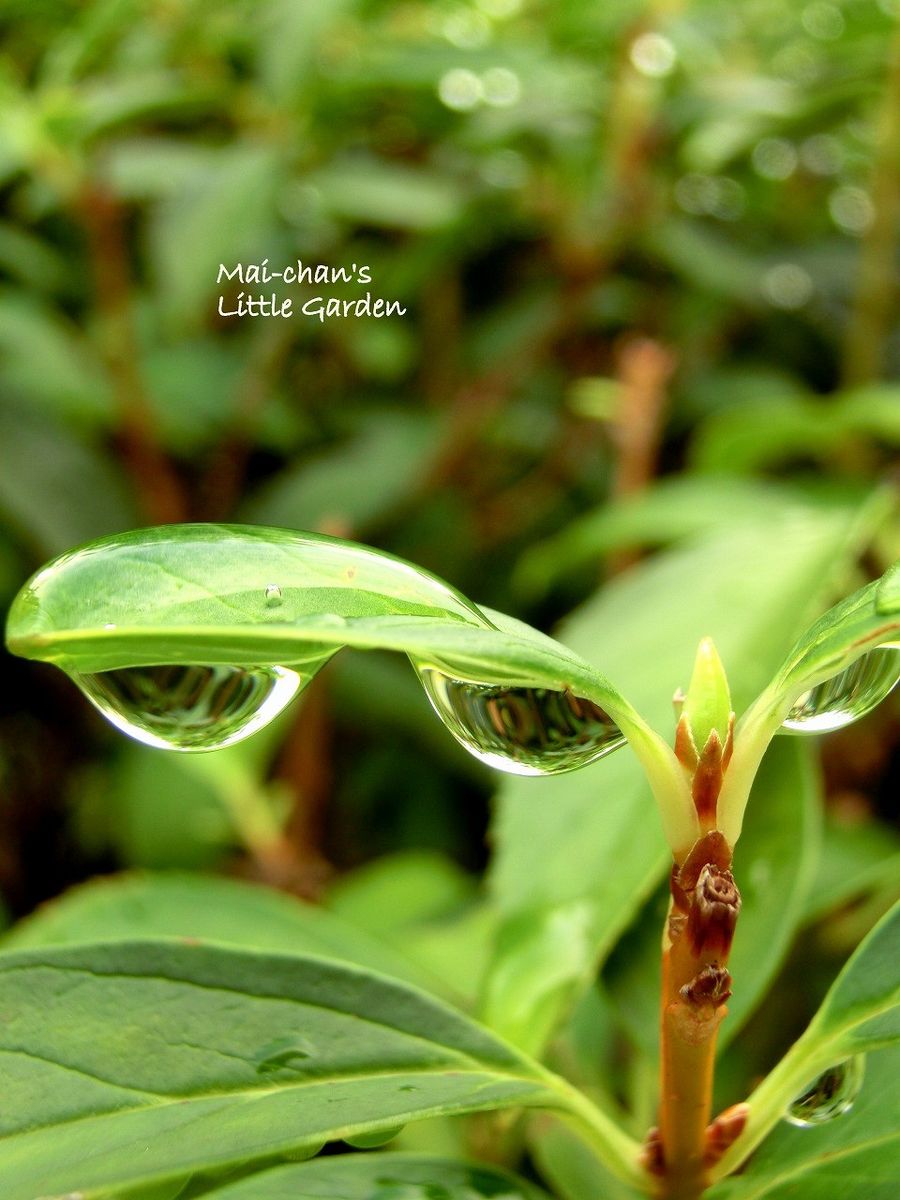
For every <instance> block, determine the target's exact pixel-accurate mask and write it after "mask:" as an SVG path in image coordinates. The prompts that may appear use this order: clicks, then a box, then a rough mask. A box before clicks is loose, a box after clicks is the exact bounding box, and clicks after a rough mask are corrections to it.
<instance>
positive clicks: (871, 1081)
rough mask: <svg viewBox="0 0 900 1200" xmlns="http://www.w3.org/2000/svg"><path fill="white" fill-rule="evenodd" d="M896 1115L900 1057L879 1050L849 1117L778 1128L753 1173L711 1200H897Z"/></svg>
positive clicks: (899, 1136)
mask: <svg viewBox="0 0 900 1200" xmlns="http://www.w3.org/2000/svg"><path fill="white" fill-rule="evenodd" d="M898 1115H900V1050H898V1049H892V1050H881V1051H879V1052H878V1054H875V1055H872V1056H871V1057H870V1058H869V1060H868V1062H867V1064H866V1072H865V1078H864V1083H863V1088H862V1091H861V1093H860V1095H859V1096H858V1098H857V1100H856V1102H855V1104H854V1105H853V1108H852V1109H851V1110H850V1112H849V1113H847V1114H845V1115H844V1116H840V1117H837V1118H835V1119H834V1120H832V1121H829V1122H828V1123H827V1124H824V1125H819V1126H817V1127H815V1128H812V1129H797V1128H795V1127H793V1126H790V1125H787V1124H785V1123H781V1124H779V1125H778V1126H777V1128H776V1129H774V1130H773V1132H772V1133H771V1134H770V1136H769V1137H768V1138H767V1139H766V1141H765V1142H764V1143H763V1145H762V1146H761V1147H760V1148H759V1150H758V1151H757V1152H756V1154H755V1155H754V1156H753V1159H752V1160H751V1162H750V1163H749V1165H748V1166H747V1168H746V1169H745V1170H744V1171H743V1172H742V1173H741V1174H740V1175H736V1176H734V1177H732V1178H731V1179H723V1180H722V1181H721V1182H720V1183H718V1184H716V1186H715V1187H713V1188H712V1189H711V1190H710V1191H709V1192H708V1193H707V1194H706V1195H707V1198H708V1200H833V1198H837V1197H840V1200H894V1197H895V1196H896V1192H897V1158H898V1153H900V1121H898Z"/></svg>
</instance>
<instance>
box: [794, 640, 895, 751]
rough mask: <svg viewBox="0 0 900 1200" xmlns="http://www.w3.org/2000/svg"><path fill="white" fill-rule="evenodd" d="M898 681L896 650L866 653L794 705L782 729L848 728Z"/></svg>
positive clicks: (800, 731) (819, 731)
mask: <svg viewBox="0 0 900 1200" xmlns="http://www.w3.org/2000/svg"><path fill="white" fill-rule="evenodd" d="M898 679H900V650H895V649H884V648H880V649H876V650H870V651H869V652H868V653H867V654H864V655H863V656H862V657H861V658H858V659H857V660H856V662H854V663H851V664H850V666H849V667H847V669H846V670H844V671H839V672H838V674H837V675H833V676H832V677H831V679H826V680H824V681H823V682H822V683H817V684H816V686H815V687H813V688H810V690H809V691H808V692H805V693H804V694H803V695H802V696H801V697H800V698H799V699H798V700H797V702H796V703H795V704H794V706H793V708H792V709H791V711H790V712H789V713H788V715H787V717H786V718H785V720H784V724H783V726H782V728H783V729H784V730H785V731H786V732H789V733H827V732H828V731H829V730H832V729H843V728H844V726H845V725H852V723H853V722H854V721H858V720H859V718H860V717H864V716H865V715H866V714H867V713H870V712H871V711H872V709H873V708H875V707H876V706H877V705H879V704H880V703H881V701H882V700H884V699H885V697H886V696H887V695H888V694H889V693H890V692H891V690H892V689H893V688H894V686H895V685H896V683H897V681H898Z"/></svg>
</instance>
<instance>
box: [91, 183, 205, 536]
mask: <svg viewBox="0 0 900 1200" xmlns="http://www.w3.org/2000/svg"><path fill="white" fill-rule="evenodd" d="M77 211H78V215H79V217H80V218H81V222H82V224H83V226H84V228H85V231H86V233H87V238H88V246H89V249H90V254H91V266H92V270H93V276H94V285H95V288H96V296H97V308H98V311H99V314H100V317H101V320H102V329H101V334H102V338H103V342H102V349H103V356H104V359H105V361H106V366H107V370H108V372H109V376H110V379H111V381H112V386H113V392H114V395H115V398H116V403H117V406H118V409H119V414H120V417H119V419H120V429H121V438H122V451H123V456H124V459H125V463H126V466H127V467H128V470H129V471H130V473H131V476H132V478H133V480H134V485H135V489H136V491H137V493H138V498H139V500H140V503H141V507H142V508H143V510H144V514H145V516H146V517H147V518H148V520H150V521H152V522H155V523H157V524H167V523H169V522H175V521H181V520H183V519H184V517H185V508H186V505H185V499H184V495H183V491H182V488H181V485H180V483H179V481H178V478H177V476H176V475H175V472H174V471H173V469H172V465H171V463H170V462H169V460H168V459H167V458H166V456H165V454H164V453H163V451H162V450H161V449H160V446H159V444H158V442H157V440H156V431H155V428H154V420H153V414H152V411H151V408H150V404H149V402H148V400H147V397H146V394H145V391H144V386H143V381H142V379H141V375H140V371H139V369H138V362H139V355H138V345H137V336H136V334H135V329H134V320H133V314H132V307H131V280H130V277H129V269H128V248H127V242H126V237H125V227H124V217H123V213H122V209H121V206H120V205H119V203H118V201H117V200H116V198H115V197H114V196H113V195H112V194H111V193H110V192H108V191H107V190H106V189H105V188H103V187H102V186H101V185H99V184H96V183H88V184H85V186H84V187H83V188H82V189H81V191H80V193H79V195H78V200H77Z"/></svg>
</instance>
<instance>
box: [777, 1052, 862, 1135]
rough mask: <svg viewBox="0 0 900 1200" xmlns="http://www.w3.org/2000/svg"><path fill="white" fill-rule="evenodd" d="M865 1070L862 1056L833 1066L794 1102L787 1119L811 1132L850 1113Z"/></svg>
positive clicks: (819, 1076)
mask: <svg viewBox="0 0 900 1200" xmlns="http://www.w3.org/2000/svg"><path fill="white" fill-rule="evenodd" d="M865 1069H866V1060H865V1057H864V1056H863V1055H862V1054H857V1055H856V1056H855V1057H854V1058H848V1059H845V1061H844V1062H842V1063H837V1064H836V1065H835V1066H833V1067H829V1068H828V1069H827V1070H826V1071H823V1072H822V1074H821V1075H818V1076H817V1077H816V1078H815V1079H814V1080H813V1081H812V1083H810V1084H809V1086H808V1087H805V1088H804V1089H803V1091H802V1092H801V1093H800V1095H799V1096H796V1097H795V1098H794V1099H793V1100H792V1101H791V1103H790V1106H789V1108H788V1110H787V1112H786V1113H785V1120H786V1121H789V1122H790V1123H791V1124H792V1125H799V1126H800V1127H801V1128H802V1129H809V1128H810V1127H811V1126H814V1125H824V1124H825V1122H826V1121H833V1120H834V1118H835V1117H839V1116H841V1115H842V1114H843V1113H845V1112H849V1111H850V1109H851V1107H852V1106H853V1101H854V1100H855V1099H856V1097H857V1096H858V1095H859V1093H860V1090H861V1088H862V1085H863V1077H864V1075H865Z"/></svg>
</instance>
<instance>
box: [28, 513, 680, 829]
mask: <svg viewBox="0 0 900 1200" xmlns="http://www.w3.org/2000/svg"><path fill="white" fill-rule="evenodd" d="M273 587H275V588H277V589H278V604H277V605H276V607H274V608H273V607H271V606H270V605H269V604H268V603H267V600H268V598H269V592H270V591H271V589H272V588H273ZM498 625H499V626H500V627H499V628H498ZM7 640H8V644H9V646H10V649H12V650H13V651H14V652H16V653H20V654H22V655H24V656H25V657H30V658H38V659H41V660H44V661H49V662H54V663H56V664H57V665H58V666H61V667H62V668H63V669H65V670H67V671H69V672H72V673H79V674H91V673H94V672H97V671H104V670H111V669H114V668H121V667H128V666H140V665H144V664H146V665H165V664H179V663H196V664H205V665H213V664H217V663H219V664H221V663H225V664H229V665H231V664H234V665H240V664H248V665H253V666H261V665H265V664H272V665H276V664H280V665H282V666H285V665H286V666H291V667H294V668H295V669H296V670H297V671H298V673H300V674H301V676H303V677H305V679H306V680H308V679H309V678H310V677H311V676H312V675H313V674H314V673H315V672H316V671H317V670H318V669H319V668H320V667H321V666H322V665H323V664H324V663H325V662H326V661H327V660H328V659H329V658H330V657H331V655H332V654H333V653H334V652H335V651H336V650H338V649H340V648H341V647H343V646H355V647H357V648H360V649H393V650H400V651H403V652H405V653H407V654H409V655H410V656H411V657H412V658H414V659H415V660H417V661H419V662H422V663H425V664H427V665H429V666H433V667H437V668H439V669H443V670H444V671H446V672H448V673H449V674H450V675H453V676H456V677H458V678H460V679H466V680H474V681H476V682H478V683H499V684H503V685H505V686H510V687H516V686H524V687H538V688H547V689H550V690H553V691H557V692H560V691H566V690H571V691H572V692H573V693H574V694H575V695H577V696H580V697H583V698H585V699H587V700H590V701H592V702H594V703H595V704H597V705H599V706H600V707H601V708H602V709H603V710H605V711H606V712H607V713H609V714H610V715H611V716H612V718H613V719H614V721H615V722H616V723H617V724H618V726H619V727H620V729H621V730H622V731H623V733H625V734H626V735H627V736H628V737H630V738H631V740H632V745H633V746H634V748H635V751H636V753H638V754H639V755H640V756H641V759H642V762H643V763H644V767H645V769H646V770H647V772H648V776H649V777H650V779H651V780H652V781H653V783H654V786H655V790H656V794H657V795H658V796H660V797H662V798H665V799H666V800H667V803H668V817H667V819H668V821H669V823H670V825H672V826H675V827H677V824H678V822H679V821H681V822H682V823H683V822H684V821H688V822H689V826H688V829H689V832H688V833H687V834H685V833H684V832H683V831H679V830H677V828H676V834H673V836H678V837H679V839H680V841H681V842H684V841H685V840H688V844H689V839H690V837H691V836H692V835H691V833H690V829H691V828H692V827H693V826H692V825H691V824H690V822H694V821H695V819H694V818H693V815H692V814H693V809H692V808H691V807H690V800H689V797H688V796H687V789H686V785H685V783H684V779H683V772H682V771H681V768H680V767H679V766H678V763H677V761H676V760H675V758H674V755H673V754H672V752H671V751H670V750H669V749H668V747H666V746H664V745H663V744H662V743H661V741H660V739H659V738H657V737H656V736H655V735H654V734H653V733H652V731H651V730H649V729H648V728H647V726H646V724H645V723H644V722H643V720H642V719H641V718H640V717H639V716H638V714H637V713H636V712H635V710H634V709H633V708H632V706H631V705H630V704H629V703H628V701H626V700H625V698H624V697H623V696H622V695H621V694H620V693H619V692H617V691H616V690H615V688H613V687H612V685H611V684H609V683H608V681H607V680H606V679H605V678H604V677H603V676H602V675H601V674H600V673H599V672H598V671H595V670H594V669H593V668H591V667H589V666H588V665H587V663H585V662H584V661H583V660H581V659H579V658H578V657H577V656H576V655H574V654H572V653H571V652H570V651H568V650H566V649H565V647H563V646H561V645H560V644H559V643H557V642H554V641H553V640H552V639H551V638H548V637H544V636H543V635H541V634H539V633H538V632H537V631H536V630H532V629H529V627H528V626H526V625H523V624H522V623H521V622H517V621H514V620H512V618H506V617H503V616H502V614H492V615H491V617H488V616H487V615H485V612H483V611H482V610H480V609H478V608H476V606H475V605H474V604H472V603H471V601H469V600H467V599H466V598H465V597H464V596H462V595H461V594H460V593H459V592H456V591H454V589H453V588H451V587H449V586H448V585H447V584H445V583H443V582H442V581H441V580H439V579H437V577H436V576H433V575H430V574H428V572H426V571H422V570H420V569H419V568H417V567H413V566H412V565H410V564H409V563H404V562H402V561H401V560H399V559H395V558H392V557H391V556H390V555H386V554H380V553H378V552H377V551H374V550H370V549H367V548H365V547H363V546H358V545H354V544H352V543H349V542H342V541H339V540H338V539H336V538H327V537H321V536H316V535H313V534H298V533H293V532H291V531H289V530H284V529H280V530H279V529H269V528H264V527H256V526H228V525H180V526H163V527H160V528H158V529H149V530H138V531H136V532H134V533H131V534H123V535H120V536H118V537H113V538H108V539H105V540H103V541H100V542H97V543H94V544H93V545H91V546H88V547H82V548H81V549H80V550H76V551H73V552H72V553H70V554H67V555H63V556H62V557H61V558H59V559H58V560H56V561H55V562H53V563H50V564H48V565H47V566H46V567H45V568H44V569H43V570H42V571H39V572H38V573H37V575H35V576H34V577H33V578H32V579H31V581H30V582H29V583H28V584H26V586H25V587H24V588H23V589H22V591H21V592H20V594H19V596H18V597H17V598H16V600H15V601H14V602H13V605H12V607H11V609H10V614H9V620H8V624H7ZM676 805H677V806H679V807H678V809H677V811H675V809H676ZM684 814H690V815H688V816H685V815H684Z"/></svg>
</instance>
